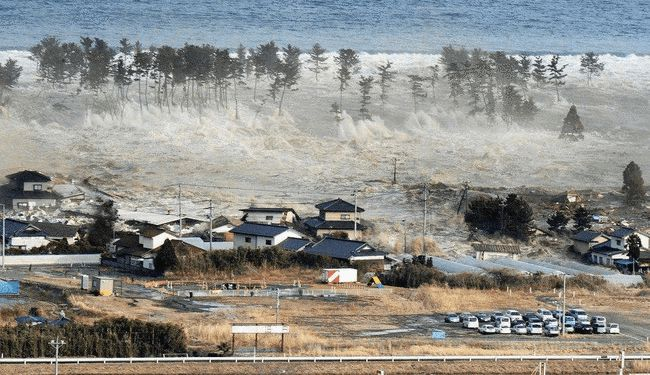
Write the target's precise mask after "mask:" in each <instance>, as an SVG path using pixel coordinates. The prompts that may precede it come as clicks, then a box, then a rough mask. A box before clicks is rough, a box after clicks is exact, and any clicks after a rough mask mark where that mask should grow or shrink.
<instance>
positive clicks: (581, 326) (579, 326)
mask: <svg viewBox="0 0 650 375" xmlns="http://www.w3.org/2000/svg"><path fill="white" fill-rule="evenodd" d="M575 331H576V333H593V332H594V329H593V328H592V327H591V324H588V323H586V322H578V323H576V325H575Z"/></svg>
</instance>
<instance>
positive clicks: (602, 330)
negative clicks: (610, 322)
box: [591, 323, 607, 333]
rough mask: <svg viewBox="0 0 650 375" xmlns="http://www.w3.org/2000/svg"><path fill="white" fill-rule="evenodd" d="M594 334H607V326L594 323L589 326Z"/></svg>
mask: <svg viewBox="0 0 650 375" xmlns="http://www.w3.org/2000/svg"><path fill="white" fill-rule="evenodd" d="M591 327H592V328H593V330H594V333H607V326H606V325H604V324H602V323H596V324H593V325H592V326H591Z"/></svg>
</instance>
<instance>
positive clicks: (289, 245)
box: [278, 237, 312, 251]
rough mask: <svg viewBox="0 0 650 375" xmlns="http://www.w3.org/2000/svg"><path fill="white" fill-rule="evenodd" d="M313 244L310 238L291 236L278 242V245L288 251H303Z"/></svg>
mask: <svg viewBox="0 0 650 375" xmlns="http://www.w3.org/2000/svg"><path fill="white" fill-rule="evenodd" d="M311 244H312V242H311V241H310V240H306V239H304V238H293V237H289V238H287V239H286V240H284V241H282V242H280V243H279V244H278V247H279V248H281V249H284V250H288V251H302V250H305V248H306V247H307V246H309V245H311Z"/></svg>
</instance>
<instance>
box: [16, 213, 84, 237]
mask: <svg viewBox="0 0 650 375" xmlns="http://www.w3.org/2000/svg"><path fill="white" fill-rule="evenodd" d="M78 231H79V227H76V226H74V225H66V224H60V223H38V222H28V221H22V220H16V219H9V218H8V219H6V220H5V233H6V234H7V237H8V238H10V237H50V238H70V237H74V236H75V235H76V234H77V232H78Z"/></svg>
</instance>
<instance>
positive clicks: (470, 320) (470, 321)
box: [463, 316, 478, 328]
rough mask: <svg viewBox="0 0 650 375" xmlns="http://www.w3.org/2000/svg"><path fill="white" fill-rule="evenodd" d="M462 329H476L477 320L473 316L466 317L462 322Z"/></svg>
mask: <svg viewBox="0 0 650 375" xmlns="http://www.w3.org/2000/svg"><path fill="white" fill-rule="evenodd" d="M463 327H465V328H478V318H477V317H475V316H468V317H467V318H465V320H463Z"/></svg>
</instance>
